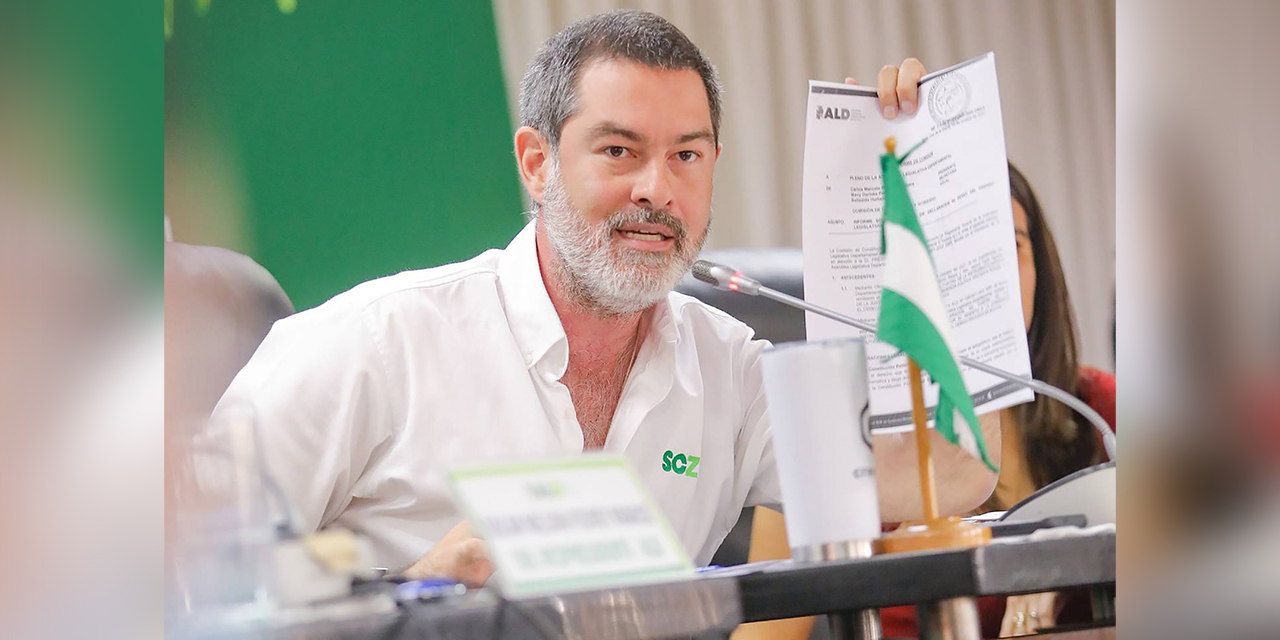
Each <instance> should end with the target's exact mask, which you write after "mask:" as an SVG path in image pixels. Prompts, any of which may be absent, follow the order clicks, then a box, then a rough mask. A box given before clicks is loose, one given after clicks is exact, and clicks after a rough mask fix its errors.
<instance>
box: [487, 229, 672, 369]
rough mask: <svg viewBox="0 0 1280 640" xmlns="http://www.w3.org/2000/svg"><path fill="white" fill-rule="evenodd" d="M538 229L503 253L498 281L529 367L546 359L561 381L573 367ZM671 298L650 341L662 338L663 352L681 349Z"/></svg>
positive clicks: (656, 317)
mask: <svg viewBox="0 0 1280 640" xmlns="http://www.w3.org/2000/svg"><path fill="white" fill-rule="evenodd" d="M537 226H538V223H537V221H536V220H534V221H531V222H529V224H527V225H525V227H524V229H522V230H521V231H520V233H518V234H516V237H515V238H514V239H513V240H512V241H511V244H509V245H507V248H506V250H505V251H503V252H502V257H501V258H500V259H499V261H498V281H499V283H500V286H501V287H502V296H503V300H504V306H505V308H506V312H507V318H508V324H509V325H510V326H511V333H512V335H514V336H515V339H516V344H517V345H518V346H519V347H520V352H521V355H522V356H523V357H524V363H525V366H526V367H533V366H535V365H537V364H539V363H540V362H542V361H543V360H544V359H545V360H546V362H545V363H544V364H545V365H546V366H551V367H552V368H553V369H555V371H556V373H557V374H558V376H557V379H558V378H559V377H562V376H563V375H564V372H565V369H566V368H567V367H568V366H569V341H568V338H567V337H566V336H565V333H564V325H562V324H560V316H559V314H557V313H556V308H555V305H553V304H552V303H551V296H550V295H549V294H548V293H547V285H546V283H545V282H544V281H543V279H542V269H541V268H540V267H539V266H538V245H537ZM670 298H671V296H670V294H668V296H667V297H666V298H664V299H663V300H662V301H661V302H659V303H658V305H657V307H656V308H655V309H654V314H653V318H652V321H651V322H650V324H649V327H650V328H649V335H648V336H646V341H647V340H648V339H649V338H651V337H657V338H658V339H659V340H661V345H662V346H670V345H674V344H675V343H676V340H677V338H678V337H679V335H680V332H679V328H678V327H677V324H676V323H677V320H676V314H674V313H672V308H671V299H670ZM655 346H658V345H655Z"/></svg>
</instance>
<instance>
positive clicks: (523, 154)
mask: <svg viewBox="0 0 1280 640" xmlns="http://www.w3.org/2000/svg"><path fill="white" fill-rule="evenodd" d="M515 143H516V167H517V168H518V169H519V170H520V181H521V182H524V188H525V189H528V190H529V197H530V198H532V199H533V201H534V202H537V203H539V204H541V203H542V191H543V189H545V188H546V186H547V169H548V166H549V163H550V161H551V145H550V143H548V142H547V139H546V137H545V136H543V135H542V132H541V131H538V130H537V129H534V128H533V127H520V128H519V129H517V130H516V139H515Z"/></svg>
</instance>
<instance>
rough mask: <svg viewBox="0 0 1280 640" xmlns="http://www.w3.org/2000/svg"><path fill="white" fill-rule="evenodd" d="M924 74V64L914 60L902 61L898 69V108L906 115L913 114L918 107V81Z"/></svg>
mask: <svg viewBox="0 0 1280 640" xmlns="http://www.w3.org/2000/svg"><path fill="white" fill-rule="evenodd" d="M925 73H926V72H925V70H924V64H922V63H921V62H920V61H919V60H917V59H915V58H907V59H906V60H903V61H902V67H900V68H899V69H898V78H897V86H896V89H897V94H898V108H899V109H901V110H902V112H903V113H905V114H907V115H911V114H914V113H915V112H916V109H917V108H918V107H919V106H920V100H919V98H920V90H919V88H920V79H921V78H923V77H924V74H925Z"/></svg>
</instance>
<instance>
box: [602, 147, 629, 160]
mask: <svg viewBox="0 0 1280 640" xmlns="http://www.w3.org/2000/svg"><path fill="white" fill-rule="evenodd" d="M604 152H605V153H607V154H609V157H611V158H621V157H622V156H625V155H627V148H626V147H605V148H604Z"/></svg>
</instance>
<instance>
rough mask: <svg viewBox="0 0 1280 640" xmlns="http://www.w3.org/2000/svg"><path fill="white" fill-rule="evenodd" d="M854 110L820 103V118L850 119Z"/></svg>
mask: <svg viewBox="0 0 1280 640" xmlns="http://www.w3.org/2000/svg"><path fill="white" fill-rule="evenodd" d="M852 115H853V112H851V111H849V110H848V109H837V108H835V107H824V106H822V105H818V119H819V120H848V119H849V118H850V117H851V116H852Z"/></svg>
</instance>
